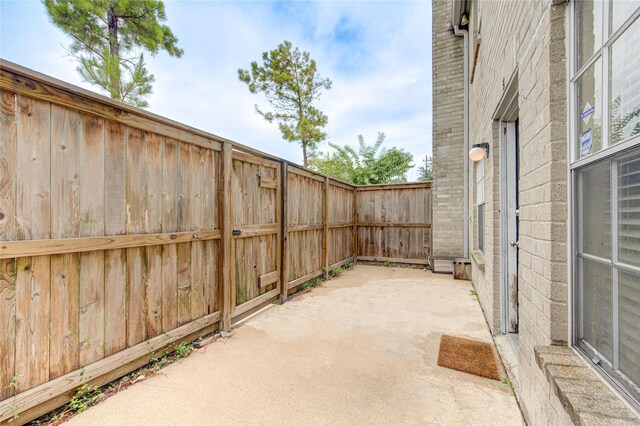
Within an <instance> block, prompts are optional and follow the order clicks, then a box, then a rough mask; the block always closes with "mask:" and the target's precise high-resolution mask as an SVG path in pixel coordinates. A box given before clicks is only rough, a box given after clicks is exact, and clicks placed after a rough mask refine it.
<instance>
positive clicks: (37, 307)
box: [14, 256, 51, 393]
mask: <svg viewBox="0 0 640 426" xmlns="http://www.w3.org/2000/svg"><path fill="white" fill-rule="evenodd" d="M16 269H17V274H16V343H15V348H16V353H15V374H14V377H15V389H16V393H20V392H24V391H26V390H28V389H31V388H33V387H34V386H38V385H40V384H42V383H45V382H46V381H48V380H49V313H50V309H51V306H50V300H51V299H50V280H51V277H50V269H49V257H48V256H38V257H21V258H19V259H17V262H16Z"/></svg>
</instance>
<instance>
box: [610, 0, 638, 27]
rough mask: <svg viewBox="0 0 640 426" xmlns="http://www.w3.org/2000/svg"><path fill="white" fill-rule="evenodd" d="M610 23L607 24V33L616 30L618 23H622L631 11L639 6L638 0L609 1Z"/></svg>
mask: <svg viewBox="0 0 640 426" xmlns="http://www.w3.org/2000/svg"><path fill="white" fill-rule="evenodd" d="M610 5H611V6H610V9H609V10H610V11H611V15H610V16H611V18H610V20H611V25H610V26H609V35H611V34H613V33H615V32H616V30H617V29H618V28H620V25H622V24H623V23H624V21H626V20H627V19H629V17H630V16H631V15H633V12H635V11H636V9H638V8H639V7H640V0H622V1H620V0H616V1H612V2H611V3H610Z"/></svg>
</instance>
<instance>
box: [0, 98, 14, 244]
mask: <svg viewBox="0 0 640 426" xmlns="http://www.w3.org/2000/svg"><path fill="white" fill-rule="evenodd" d="M16 138H17V136H16V95H15V94H14V93H12V92H7V91H6V90H0V241H3V240H14V239H15V238H16V150H17V145H16Z"/></svg>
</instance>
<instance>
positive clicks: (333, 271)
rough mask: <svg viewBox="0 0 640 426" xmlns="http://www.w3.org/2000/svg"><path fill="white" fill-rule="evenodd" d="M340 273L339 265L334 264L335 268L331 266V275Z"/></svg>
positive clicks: (335, 275) (334, 275)
mask: <svg viewBox="0 0 640 426" xmlns="http://www.w3.org/2000/svg"><path fill="white" fill-rule="evenodd" d="M341 273H342V268H341V267H339V266H336V267H335V268H333V269H332V270H331V276H333V277H337V276H339V275H340V274H341Z"/></svg>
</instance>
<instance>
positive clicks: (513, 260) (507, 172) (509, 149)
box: [499, 116, 518, 334]
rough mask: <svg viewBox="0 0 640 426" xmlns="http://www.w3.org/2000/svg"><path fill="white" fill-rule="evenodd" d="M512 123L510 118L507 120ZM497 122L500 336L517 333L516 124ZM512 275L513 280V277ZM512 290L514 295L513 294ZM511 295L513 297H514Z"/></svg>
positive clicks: (513, 122)
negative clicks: (511, 242) (513, 243)
mask: <svg viewBox="0 0 640 426" xmlns="http://www.w3.org/2000/svg"><path fill="white" fill-rule="evenodd" d="M509 118H511V119H512V120H513V119H514V117H513V116H511V117H509ZM512 120H509V121H506V120H505V121H503V120H501V121H500V123H499V137H500V328H501V331H502V333H504V334H506V333H517V331H518V289H517V287H516V288H515V290H514V288H513V281H514V278H515V281H516V286H517V280H518V248H517V247H512V246H511V245H510V241H511V239H513V238H514V237H513V235H514V234H515V233H516V232H517V225H516V222H517V214H516V205H515V204H516V193H515V192H516V182H515V179H516V178H517V171H516V169H517V165H516V161H517V155H516V138H517V135H516V132H517V128H516V123H515V120H513V121H512ZM514 273H515V277H514V276H513V275H514ZM514 291H515V295H514V294H513V292H514ZM514 296H515V297H514Z"/></svg>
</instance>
